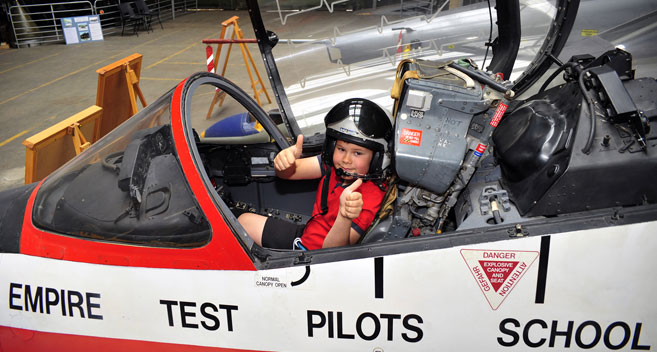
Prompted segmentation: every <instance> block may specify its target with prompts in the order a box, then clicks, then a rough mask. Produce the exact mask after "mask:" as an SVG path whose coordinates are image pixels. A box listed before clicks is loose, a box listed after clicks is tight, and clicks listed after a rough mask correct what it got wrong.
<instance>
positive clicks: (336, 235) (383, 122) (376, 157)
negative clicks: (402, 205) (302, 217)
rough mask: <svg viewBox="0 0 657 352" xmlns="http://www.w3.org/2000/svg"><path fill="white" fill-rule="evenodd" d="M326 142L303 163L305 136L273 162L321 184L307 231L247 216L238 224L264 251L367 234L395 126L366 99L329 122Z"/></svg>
mask: <svg viewBox="0 0 657 352" xmlns="http://www.w3.org/2000/svg"><path fill="white" fill-rule="evenodd" d="M324 123H325V125H326V140H325V142H324V149H323V151H322V155H321V156H317V157H308V158H300V156H301V152H302V145H303V135H299V137H298V138H297V142H296V144H295V145H293V146H291V147H288V148H286V149H284V150H282V151H281V152H280V153H278V155H276V158H275V159H274V168H275V169H276V175H277V176H278V177H281V178H285V179H290V180H302V179H315V178H320V177H323V178H322V180H321V181H320V184H319V188H318V190H317V196H316V199H315V205H314V206H313V216H312V218H311V219H310V220H309V221H308V223H307V224H305V225H298V224H294V223H291V222H288V221H285V220H281V219H275V218H269V217H265V216H262V215H258V214H253V213H244V214H242V215H240V217H239V218H238V220H239V222H240V224H242V226H243V227H244V229H245V230H246V232H247V233H248V234H249V236H251V238H252V239H253V240H254V241H255V242H256V243H257V244H258V245H261V246H263V247H268V248H279V249H297V248H302V249H319V248H328V247H337V246H345V245H349V244H354V243H356V242H357V241H358V239H359V238H360V236H361V235H362V234H363V233H364V232H365V230H367V228H368V227H369V226H370V224H371V223H372V221H373V220H374V216H375V215H376V212H377V211H378V210H379V207H380V206H381V201H382V200H383V196H384V195H385V186H384V185H383V180H384V179H385V177H386V174H387V171H388V166H389V165H390V155H389V153H388V147H389V146H388V144H389V141H390V138H391V137H392V133H393V131H392V123H391V122H390V118H388V115H387V114H386V113H385V112H384V111H383V109H381V108H380V107H379V106H378V105H376V104H375V103H373V102H371V101H369V100H367V99H347V100H345V101H343V102H341V103H339V104H337V105H336V106H334V107H333V108H332V109H331V111H329V112H328V114H327V115H326V117H325V118H324Z"/></svg>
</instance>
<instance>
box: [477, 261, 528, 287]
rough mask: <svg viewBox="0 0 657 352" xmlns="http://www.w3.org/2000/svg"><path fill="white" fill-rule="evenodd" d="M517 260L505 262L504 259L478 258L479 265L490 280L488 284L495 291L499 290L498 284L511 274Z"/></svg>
mask: <svg viewBox="0 0 657 352" xmlns="http://www.w3.org/2000/svg"><path fill="white" fill-rule="evenodd" d="M518 263H519V262H505V261H493V260H480V261H479V265H481V267H482V268H483V269H484V274H486V277H487V278H488V281H490V285H491V286H493V290H495V292H497V291H499V289H500V286H502V284H503V283H504V281H506V279H507V278H508V277H509V275H511V273H512V272H513V269H515V268H516V266H518Z"/></svg>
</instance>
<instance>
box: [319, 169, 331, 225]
mask: <svg viewBox="0 0 657 352" xmlns="http://www.w3.org/2000/svg"><path fill="white" fill-rule="evenodd" d="M324 166H325V167H326V165H324ZM326 169H327V170H326V175H325V176H324V182H323V183H322V200H321V203H320V207H321V210H322V214H321V215H324V214H326V213H328V194H329V182H330V181H331V169H332V167H326Z"/></svg>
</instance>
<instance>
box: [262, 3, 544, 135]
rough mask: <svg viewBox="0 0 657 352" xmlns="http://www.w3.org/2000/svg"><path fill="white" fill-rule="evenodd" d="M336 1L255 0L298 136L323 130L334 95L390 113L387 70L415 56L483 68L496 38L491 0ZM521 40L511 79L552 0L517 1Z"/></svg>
mask: <svg viewBox="0 0 657 352" xmlns="http://www.w3.org/2000/svg"><path fill="white" fill-rule="evenodd" d="M455 3H458V2H454V1H449V0H437V1H408V0H405V1H392V0H380V1H379V0H371V1H369V0H367V1H360V0H344V1H332V2H331V1H328V2H327V1H322V0H312V1H310V0H309V1H284V0H261V1H259V6H260V12H261V14H262V17H263V22H264V24H265V28H267V29H268V30H270V31H273V32H274V33H276V34H277V36H278V37H279V42H278V44H277V45H276V46H275V47H274V49H273V54H274V57H275V60H276V65H277V67H278V70H279V73H280V76H281V80H282V83H283V85H284V87H285V91H286V94H287V97H288V99H289V101H290V104H291V108H292V113H293V115H294V118H295V119H296V120H297V123H298V124H299V127H300V128H301V130H302V132H303V133H304V134H306V135H309V134H310V135H312V134H314V133H323V132H324V124H323V118H324V116H325V114H326V112H327V111H328V110H329V109H330V108H331V107H332V106H333V105H335V104H337V103H338V102H340V101H342V100H345V99H348V98H367V99H370V100H372V101H374V102H376V103H377V104H379V105H380V106H382V107H383V108H384V109H386V110H388V112H391V110H392V105H393V100H392V99H391V98H390V90H391V88H392V85H393V82H394V78H395V70H396V68H397V65H398V64H399V62H400V61H401V60H404V59H409V58H416V59H424V60H436V61H449V60H458V59H468V60H472V61H473V62H474V63H475V64H477V65H478V66H479V67H484V68H485V67H487V66H488V65H489V64H490V61H491V58H492V50H487V48H489V47H490V46H489V45H487V43H491V42H492V41H493V40H495V38H497V26H496V25H495V22H496V21H497V18H496V12H495V8H494V6H495V3H494V1H491V3H490V7H489V3H488V2H487V1H482V2H472V1H463V2H462V4H463V5H461V6H455V5H454V4H455ZM520 11H521V14H520V16H521V22H522V39H521V44H520V52H519V53H518V59H517V61H516V64H515V67H514V71H513V75H512V76H511V79H512V80H513V79H514V78H515V77H517V76H519V75H520V73H521V72H522V71H523V70H524V69H525V68H526V66H527V65H529V63H530V62H531V61H532V60H533V58H534V56H536V53H537V52H538V50H539V48H540V47H541V45H542V44H543V41H544V39H545V35H546V33H547V32H548V29H549V27H550V24H551V22H552V19H553V17H554V15H555V13H556V8H555V7H554V1H542V0H541V1H539V0H535V1H532V0H526V1H521V4H520Z"/></svg>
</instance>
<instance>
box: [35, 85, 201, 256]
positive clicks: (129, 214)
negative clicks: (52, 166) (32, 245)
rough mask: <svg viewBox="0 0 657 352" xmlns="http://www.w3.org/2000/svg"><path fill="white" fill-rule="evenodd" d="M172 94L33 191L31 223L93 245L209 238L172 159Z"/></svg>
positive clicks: (184, 243) (188, 243) (179, 243)
mask: <svg viewBox="0 0 657 352" xmlns="http://www.w3.org/2000/svg"><path fill="white" fill-rule="evenodd" d="M171 95H172V92H169V93H168V94H165V95H164V96H163V97H161V98H160V99H158V100H157V101H156V102H154V103H152V104H151V105H149V106H148V107H147V108H145V109H144V110H142V111H141V112H139V113H138V114H137V115H135V116H133V117H132V118H130V119H128V120H127V121H126V122H125V123H123V124H121V125H120V126H119V127H117V128H116V129H114V130H113V131H112V132H110V133H109V134H107V135H106V136H105V137H103V138H102V139H100V140H99V141H98V142H96V143H94V144H92V145H91V146H90V147H89V148H88V149H87V150H85V151H84V152H82V154H80V155H79V156H78V157H76V158H74V159H72V160H71V161H69V162H68V163H67V164H65V165H64V166H62V167H61V168H60V169H58V170H57V171H55V172H54V173H53V174H51V175H50V176H48V178H47V179H46V180H45V181H44V183H43V184H42V185H41V187H40V189H39V191H38V193H37V197H36V200H35V206H34V211H33V220H34V223H35V224H36V225H37V226H38V227H40V228H43V229H45V230H49V231H52V232H55V233H60V234H64V235H70V236H75V237H83V238H88V239H94V240H101V241H109V242H122V243H131V244H139V245H146V246H154V247H195V246H201V245H203V244H206V243H207V242H208V241H209V240H210V234H211V231H210V226H209V224H208V222H207V220H206V218H205V216H204V214H203V212H202V211H201V209H200V207H198V205H197V204H196V201H195V199H194V197H193V194H192V192H191V190H190V189H189V186H188V183H187V180H186V178H185V175H184V174H183V172H182V169H181V167H180V164H179V161H178V157H177V154H176V150H175V146H174V142H173V137H172V132H171V124H170V122H171V119H170V110H169V109H170V103H171Z"/></svg>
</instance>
